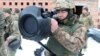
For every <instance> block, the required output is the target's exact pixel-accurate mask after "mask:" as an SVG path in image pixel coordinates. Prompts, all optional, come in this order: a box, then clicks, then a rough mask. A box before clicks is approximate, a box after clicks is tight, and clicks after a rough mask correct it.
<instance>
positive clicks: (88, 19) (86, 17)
mask: <svg viewBox="0 0 100 56" xmlns="http://www.w3.org/2000/svg"><path fill="white" fill-rule="evenodd" d="M79 21H80V22H81V23H83V24H84V25H85V27H87V29H88V28H90V27H91V26H93V21H92V16H91V15H90V13H89V12H87V13H86V14H81V15H80V18H79Z"/></svg>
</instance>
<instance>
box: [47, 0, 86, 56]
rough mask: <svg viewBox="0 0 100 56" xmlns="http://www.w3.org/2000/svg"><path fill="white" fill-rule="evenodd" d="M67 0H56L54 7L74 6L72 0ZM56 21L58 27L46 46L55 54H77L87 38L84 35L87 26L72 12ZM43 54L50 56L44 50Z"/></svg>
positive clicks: (74, 55) (58, 55) (76, 55)
mask: <svg viewBox="0 0 100 56" xmlns="http://www.w3.org/2000/svg"><path fill="white" fill-rule="evenodd" d="M69 1H70V0H57V1H56V4H57V5H56V7H55V9H56V8H64V9H66V8H68V9H72V8H74V7H73V4H74V3H72V0H71V2H69ZM56 10H57V9H56ZM69 14H70V13H69ZM57 21H58V25H59V27H58V29H57V30H56V31H55V32H54V33H53V34H52V36H51V37H50V39H49V40H48V43H47V47H48V48H49V49H50V50H51V51H52V52H53V53H54V54H56V56H78V54H79V51H80V50H81V49H82V48H83V47H84V45H85V44H86V40H87V39H86V37H85V35H86V32H87V28H86V27H85V26H84V25H83V24H80V23H79V21H78V18H77V16H76V15H74V14H72V15H71V14H70V15H68V17H67V18H66V19H64V20H63V21H61V20H57ZM45 55H46V56H51V54H50V53H49V52H48V51H46V52H45Z"/></svg>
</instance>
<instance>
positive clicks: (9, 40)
mask: <svg viewBox="0 0 100 56" xmlns="http://www.w3.org/2000/svg"><path fill="white" fill-rule="evenodd" d="M6 13H7V14H6ZM8 13H9V14H10V12H9V10H8V9H7V10H6V9H5V10H4V15H5V16H6V19H5V23H6V26H5V29H4V30H5V35H4V38H5V41H4V43H3V44H2V46H1V48H0V56H15V53H16V49H17V48H19V47H20V43H21V35H20V33H19V29H18V21H11V20H10V19H11V17H10V16H11V15H9V14H8Z"/></svg>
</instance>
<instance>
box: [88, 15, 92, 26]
mask: <svg viewBox="0 0 100 56" xmlns="http://www.w3.org/2000/svg"><path fill="white" fill-rule="evenodd" d="M88 20H89V25H90V27H91V26H93V20H92V16H89V18H88Z"/></svg>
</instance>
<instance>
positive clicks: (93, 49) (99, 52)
mask: <svg viewBox="0 0 100 56" xmlns="http://www.w3.org/2000/svg"><path fill="white" fill-rule="evenodd" d="M42 42H43V43H44V44H45V43H46V42H47V41H46V40H43V41H42ZM21 46H22V48H23V49H22V50H19V49H18V50H17V53H16V56H34V51H35V50H36V49H37V48H40V47H41V46H40V45H39V44H38V43H36V42H35V41H30V40H26V39H22V44H21ZM87 46H88V48H87V50H86V51H85V55H84V56H100V43H97V42H96V41H95V40H93V39H92V38H89V39H88V45H87Z"/></svg>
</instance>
